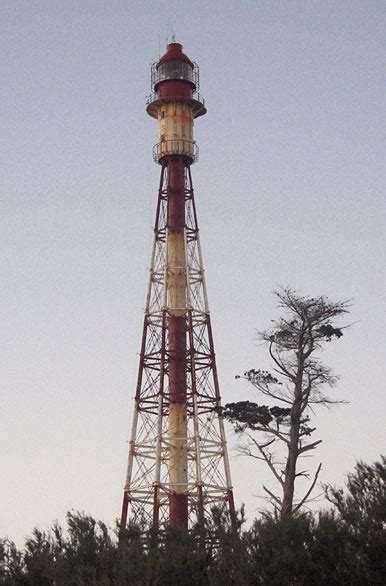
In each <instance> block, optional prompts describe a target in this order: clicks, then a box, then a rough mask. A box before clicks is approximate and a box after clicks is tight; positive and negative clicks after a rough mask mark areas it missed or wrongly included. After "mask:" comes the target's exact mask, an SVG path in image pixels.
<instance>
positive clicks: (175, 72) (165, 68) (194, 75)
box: [151, 61, 200, 91]
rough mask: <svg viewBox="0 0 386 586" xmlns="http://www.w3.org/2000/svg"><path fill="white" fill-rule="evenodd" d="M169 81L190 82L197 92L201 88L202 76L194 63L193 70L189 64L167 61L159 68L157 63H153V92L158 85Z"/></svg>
mask: <svg viewBox="0 0 386 586" xmlns="http://www.w3.org/2000/svg"><path fill="white" fill-rule="evenodd" d="M168 79H182V80H185V81H190V82H191V83H192V84H194V86H195V88H196V91H197V90H198V89H199V87H200V75H199V69H198V66H197V64H196V63H193V68H192V67H191V66H190V65H189V63H183V62H182V61H166V63H161V65H160V66H159V67H158V68H157V63H153V64H152V66H151V89H152V90H153V89H154V86H155V85H156V84H157V83H159V82H161V81H166V80H168Z"/></svg>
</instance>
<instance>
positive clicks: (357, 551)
mask: <svg viewBox="0 0 386 586" xmlns="http://www.w3.org/2000/svg"><path fill="white" fill-rule="evenodd" d="M346 488H347V490H346V491H344V490H343V489H342V488H336V487H333V486H331V485H325V486H324V490H325V496H326V498H327V500H328V501H329V502H330V503H331V504H332V505H333V506H334V507H335V509H336V510H337V511H338V514H339V518H340V519H341V521H342V522H343V524H344V526H345V527H346V528H347V538H346V547H347V549H348V550H349V553H348V556H347V557H348V558H349V559H350V567H351V568H352V569H353V570H354V571H355V574H356V576H358V577H359V579H358V582H357V583H358V584H359V583H360V584H374V585H375V584H384V579H385V576H386V559H385V554H386V458H385V456H381V459H380V461H379V462H375V463H374V464H371V465H370V464H366V463H364V462H357V464H356V466H355V470H354V472H353V473H351V474H348V476H347V482H346ZM350 583H354V582H353V581H351V582H350Z"/></svg>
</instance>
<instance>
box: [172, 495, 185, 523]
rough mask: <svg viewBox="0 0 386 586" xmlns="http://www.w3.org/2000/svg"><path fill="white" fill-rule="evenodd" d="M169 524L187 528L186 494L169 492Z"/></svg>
mask: <svg viewBox="0 0 386 586" xmlns="http://www.w3.org/2000/svg"><path fill="white" fill-rule="evenodd" d="M169 507H170V526H171V527H180V528H182V529H187V528H188V495H187V494H184V493H181V494H171V495H170V496H169Z"/></svg>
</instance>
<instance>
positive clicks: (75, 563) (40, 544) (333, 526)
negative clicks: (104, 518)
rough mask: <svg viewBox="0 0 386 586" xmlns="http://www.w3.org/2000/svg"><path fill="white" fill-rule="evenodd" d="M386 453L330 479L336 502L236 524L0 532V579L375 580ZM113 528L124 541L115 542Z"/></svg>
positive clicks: (86, 521) (16, 585)
mask: <svg viewBox="0 0 386 586" xmlns="http://www.w3.org/2000/svg"><path fill="white" fill-rule="evenodd" d="M385 479H386V460H385V458H382V459H381V460H380V461H379V462H376V463H375V464H373V465H366V464H364V463H362V462H360V463H358V464H357V466H356V469H355V471H354V472H353V473H352V474H350V475H349V477H348V481H347V490H346V491H344V490H342V489H339V488H333V487H331V486H326V488H325V490H326V495H327V497H328V499H329V501H330V503H331V504H332V505H333V509H332V510H330V511H325V512H322V513H319V514H316V515H312V514H311V513H297V514H294V515H291V516H288V515H286V516H280V515H277V514H273V515H272V514H265V515H263V516H262V518H260V519H257V520H255V521H254V523H253V524H252V526H251V528H250V529H248V530H243V528H242V525H243V521H244V518H243V512H242V511H241V512H240V514H239V517H238V526H237V527H236V530H234V529H232V528H231V526H230V524H229V520H228V519H227V517H226V516H225V515H224V514H222V513H221V512H220V511H217V510H214V511H213V517H212V520H211V522H210V523H209V524H208V526H207V541H206V545H205V547H202V546H201V545H200V541H199V539H198V535H196V534H195V531H194V530H193V531H192V532H191V533H187V532H184V531H176V530H171V529H170V530H167V531H166V533H164V534H163V535H162V536H159V535H158V536H157V535H155V534H152V533H151V532H150V533H148V532H147V533H146V532H145V529H146V528H145V527H143V526H141V525H129V526H128V527H126V528H125V529H124V530H119V532H118V530H116V531H114V532H112V531H111V530H109V529H108V528H107V527H106V525H105V524H104V523H101V522H96V521H95V520H94V519H93V518H92V517H90V516H88V515H84V514H82V513H69V514H68V516H67V530H66V531H63V530H62V529H61V528H60V527H59V525H58V524H57V523H55V524H54V525H53V526H52V528H51V530H50V531H48V532H43V531H40V530H38V529H35V530H34V531H33V534H32V536H31V537H30V538H29V539H27V541H26V544H25V548H24V550H23V551H21V550H19V549H18V548H17V547H16V546H15V545H14V544H13V543H12V542H11V541H9V540H8V539H3V540H0V585H2V586H152V585H157V586H180V585H186V586H231V585H238V586H239V585H240V586H257V585H263V586H283V585H285V586H300V585H304V586H327V585H328V586H346V585H348V584H350V586H351V585H353V586H381V585H383V584H384V576H385V574H386V566H385V553H386V539H385V530H384V527H385V523H386V513H385V508H386V495H385ZM118 534H119V535H120V540H119V541H118V538H117V536H118Z"/></svg>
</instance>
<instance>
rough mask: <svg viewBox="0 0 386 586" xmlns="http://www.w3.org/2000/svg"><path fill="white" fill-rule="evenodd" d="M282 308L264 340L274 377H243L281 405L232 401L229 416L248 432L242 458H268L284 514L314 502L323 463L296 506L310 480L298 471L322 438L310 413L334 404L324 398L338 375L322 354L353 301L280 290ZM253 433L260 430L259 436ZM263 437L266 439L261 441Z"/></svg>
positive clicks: (258, 374) (276, 498) (254, 372)
mask: <svg viewBox="0 0 386 586" xmlns="http://www.w3.org/2000/svg"><path fill="white" fill-rule="evenodd" d="M275 295H276V296H277V298H278V307H279V308H280V309H281V310H283V315H282V317H280V318H279V319H278V320H277V321H273V326H272V327H271V328H270V329H269V330H267V331H261V332H259V338H260V340H262V341H263V342H264V343H265V344H266V345H267V346H268V351H269V355H270V358H271V360H272V362H273V371H274V374H271V373H270V372H268V371H265V370H255V369H251V370H248V371H246V372H245V373H244V376H243V377H236V378H245V379H246V380H247V381H249V382H250V383H251V384H252V385H253V386H254V387H255V388H256V389H257V390H258V391H259V393H261V394H262V395H263V396H264V397H268V398H269V399H273V400H275V402H278V405H274V406H267V405H261V404H257V403H253V402H250V401H239V402H236V403H228V404H227V405H225V408H224V416H225V417H226V418H227V419H228V420H229V421H230V422H231V423H232V424H233V425H234V428H235V431H236V432H237V433H240V434H243V436H244V438H246V443H245V444H244V445H243V446H241V448H240V451H241V453H243V454H246V455H248V456H251V457H253V458H256V459H258V460H263V461H264V462H265V463H266V464H267V465H268V467H269V469H270V471H271V472H272V474H273V476H274V478H275V480H276V481H277V483H278V484H279V486H280V493H279V494H276V493H274V492H272V491H271V490H269V489H268V488H267V487H266V486H264V487H263V488H264V490H265V492H266V493H267V494H268V495H269V498H270V499H271V501H272V502H273V503H274V505H275V508H277V509H279V510H280V512H281V513H282V514H283V515H285V514H287V513H288V514H291V513H293V512H296V511H298V510H299V509H300V508H301V507H302V505H304V504H305V503H306V502H307V501H308V500H309V498H310V495H311V493H312V491H313V489H314V487H315V484H316V482H317V479H318V476H319V473H320V470H321V467H322V465H321V464H319V466H318V468H317V470H316V472H315V473H314V476H313V479H312V480H311V482H310V485H309V487H308V490H307V491H306V493H305V494H304V496H303V497H302V498H300V499H299V500H298V501H297V502H295V481H296V479H297V478H299V477H306V478H309V473H308V471H306V470H299V469H298V467H299V458H300V457H302V456H304V455H305V454H308V452H310V451H311V450H314V449H315V448H316V447H317V446H318V445H319V444H320V443H321V441H322V440H320V439H318V440H314V441H312V440H311V435H312V434H313V432H314V431H315V429H316V428H315V427H311V425H310V412H312V411H313V410H314V407H316V406H319V405H324V406H330V405H332V404H334V403H339V402H342V401H334V400H332V399H330V398H329V397H328V396H327V395H326V394H325V389H326V388H328V387H333V386H334V385H335V383H336V381H337V377H336V376H334V375H333V373H332V372H331V370H330V369H329V368H328V367H327V366H326V365H324V364H323V363H322V362H321V360H320V358H319V357H318V353H319V352H320V350H321V349H322V347H323V345H324V344H325V343H326V342H330V341H331V340H333V339H339V338H341V337H342V335H343V331H342V328H338V327H336V323H335V321H336V320H337V319H338V318H339V317H341V316H342V314H345V313H347V312H348V308H349V303H348V301H338V302H332V301H330V300H329V299H327V298H326V297H312V298H311V297H301V296H299V295H298V294H296V293H295V292H294V291H292V290H290V289H283V290H281V291H277V292H276V293H275ZM253 432H258V434H257V436H255V434H254V433H253ZM261 434H263V438H262V439H260V438H261ZM279 445H280V446H282V447H284V449H285V455H284V459H285V460H284V461H285V465H284V467H283V465H282V464H281V462H280V460H278V452H277V449H278V447H279Z"/></svg>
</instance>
